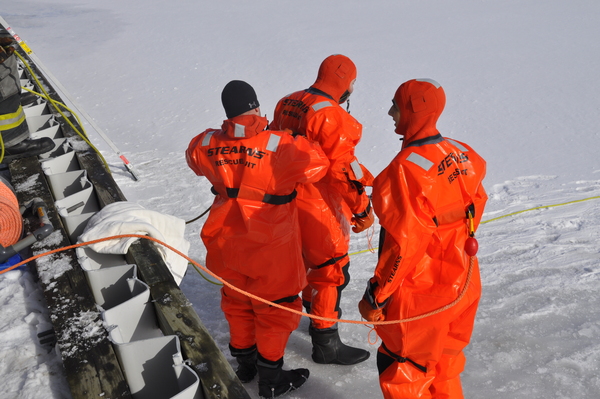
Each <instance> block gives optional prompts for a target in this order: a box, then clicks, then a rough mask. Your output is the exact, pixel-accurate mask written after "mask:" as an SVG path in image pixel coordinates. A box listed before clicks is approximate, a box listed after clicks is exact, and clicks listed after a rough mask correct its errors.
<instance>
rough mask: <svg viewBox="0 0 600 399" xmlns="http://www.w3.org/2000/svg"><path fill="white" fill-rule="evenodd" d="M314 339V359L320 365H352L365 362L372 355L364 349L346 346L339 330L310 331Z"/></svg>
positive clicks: (312, 329) (313, 329) (315, 329)
mask: <svg viewBox="0 0 600 399" xmlns="http://www.w3.org/2000/svg"><path fill="white" fill-rule="evenodd" d="M309 333H310V336H311V338H312V344H313V350H312V359H313V360H314V361H315V363H320V364H342V365H351V364H356V363H360V362H364V361H365V360H367V359H368V358H369V355H370V353H369V352H368V351H366V350H364V349H359V348H353V347H351V346H348V345H345V344H344V343H343V342H342V341H341V340H340V335H339V333H338V330H337V328H333V329H332V328H325V329H317V328H314V327H313V326H311V327H310V329H309Z"/></svg>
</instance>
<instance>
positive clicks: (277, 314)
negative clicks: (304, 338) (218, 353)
mask: <svg viewBox="0 0 600 399" xmlns="http://www.w3.org/2000/svg"><path fill="white" fill-rule="evenodd" d="M274 302H277V303H279V304H281V305H283V306H285V307H287V308H290V309H293V310H297V311H299V310H301V309H302V304H301V300H300V298H299V297H297V296H295V297H293V298H290V299H285V300H282V301H277V300H276V301H274ZM221 308H222V309H223V312H224V313H225V318H226V319H227V322H228V323H229V334H230V345H231V346H233V347H234V348H236V349H245V348H250V347H252V346H253V345H255V344H256V347H257V349H258V353H260V354H261V356H263V357H264V358H265V359H267V360H272V361H277V360H279V359H281V358H282V357H283V355H284V353H285V347H286V345H287V342H288V339H289V337H290V334H291V333H292V331H294V330H295V329H296V328H298V325H299V324H300V316H299V315H296V314H294V313H290V312H288V311H287V310H283V309H279V308H277V307H274V306H269V305H267V304H264V303H262V302H260V301H256V300H251V299H249V298H248V297H247V296H245V295H243V294H240V293H238V292H236V291H233V290H231V289H229V288H227V287H223V289H222V298H221Z"/></svg>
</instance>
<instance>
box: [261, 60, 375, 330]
mask: <svg viewBox="0 0 600 399" xmlns="http://www.w3.org/2000/svg"><path fill="white" fill-rule="evenodd" d="M329 60H331V63H329ZM340 60H341V63H342V67H341V68H339V70H329V69H328V68H331V65H334V62H335V63H339V62H340ZM336 65H337V64H336ZM334 74H335V77H336V78H335V79H332V76H333V75H334ZM355 78H356V67H355V66H354V64H353V63H352V61H350V60H349V59H347V57H344V56H341V55H335V56H331V57H329V58H328V59H327V60H326V61H325V62H324V63H323V64H322V65H321V68H320V69H319V74H318V77H317V80H316V82H315V83H314V84H313V85H312V86H311V87H310V88H308V89H306V90H301V91H298V92H295V93H292V94H290V95H288V96H286V97H284V98H282V99H281V100H280V101H279V102H278V104H277V106H276V108H275V113H274V117H273V122H271V125H270V126H271V128H272V129H277V130H283V129H288V130H289V131H291V132H292V133H293V134H300V135H302V136H306V138H307V139H308V140H310V141H316V142H318V143H319V144H320V146H321V148H322V149H323V151H324V152H325V154H326V155H327V158H328V159H329V161H330V167H329V169H328V170H327V174H326V175H325V177H324V178H322V179H321V180H320V181H318V182H312V183H309V184H304V185H302V186H301V187H300V188H299V189H298V198H297V202H298V212H299V217H300V228H301V235H302V249H303V255H304V260H305V263H306V267H307V278H308V283H309V287H307V289H305V290H304V291H303V293H302V299H303V301H304V302H305V305H306V306H307V307H310V309H311V313H312V314H315V315H319V316H323V317H328V318H340V317H341V309H340V297H341V292H342V290H343V289H344V288H345V287H346V285H347V284H348V282H349V280H350V275H349V273H348V268H349V262H350V260H349V258H348V247H349V241H350V221H351V219H352V216H353V214H354V215H356V214H361V213H363V212H364V211H365V209H367V206H369V204H370V202H369V198H368V196H367V194H366V193H365V192H364V186H370V185H371V184H372V180H373V176H372V175H371V174H370V173H369V171H368V170H367V169H366V168H365V167H364V166H363V165H361V164H359V162H358V160H357V158H356V156H355V155H354V148H355V147H356V145H357V144H358V143H359V141H360V139H361V136H362V125H361V124H360V123H359V122H358V121H357V120H356V119H355V118H353V117H352V116H351V115H350V114H349V113H348V112H346V111H345V110H344V109H342V107H341V106H340V104H339V103H338V102H339V100H340V98H341V97H342V96H343V95H344V92H345V91H346V89H347V88H348V87H349V86H350V84H351V82H352V81H353V80H354V79H355ZM311 322H312V325H313V326H314V327H315V328H318V329H325V328H329V327H332V326H333V325H334V324H335V323H334V322H328V321H322V320H315V319H312V320H311Z"/></svg>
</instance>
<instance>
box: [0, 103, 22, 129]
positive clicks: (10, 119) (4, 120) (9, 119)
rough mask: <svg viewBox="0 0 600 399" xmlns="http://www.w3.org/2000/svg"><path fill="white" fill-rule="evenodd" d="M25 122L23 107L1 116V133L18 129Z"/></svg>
mask: <svg viewBox="0 0 600 399" xmlns="http://www.w3.org/2000/svg"><path fill="white" fill-rule="evenodd" d="M24 121H25V112H24V111H23V107H22V106H20V105H19V108H18V109H17V110H16V111H15V112H12V113H10V114H4V115H0V131H5V130H10V129H14V128H16V127H18V126H19V125H21V124H22V123H23V122H24Z"/></svg>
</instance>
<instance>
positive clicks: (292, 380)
mask: <svg viewBox="0 0 600 399" xmlns="http://www.w3.org/2000/svg"><path fill="white" fill-rule="evenodd" d="M256 364H257V366H258V396H260V397H261V398H276V397H278V396H281V395H284V394H286V393H288V392H291V391H294V390H296V389H298V388H300V386H302V384H304V383H305V382H306V380H307V379H308V376H309V375H310V372H309V371H308V370H307V369H294V370H283V368H282V367H283V358H281V359H279V360H278V361H276V362H273V361H270V360H267V359H265V358H263V357H262V356H261V355H260V354H259V355H258V361H257V363H256Z"/></svg>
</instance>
